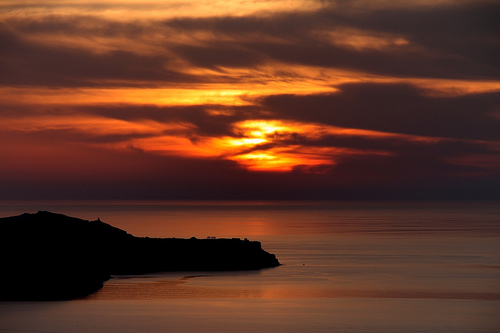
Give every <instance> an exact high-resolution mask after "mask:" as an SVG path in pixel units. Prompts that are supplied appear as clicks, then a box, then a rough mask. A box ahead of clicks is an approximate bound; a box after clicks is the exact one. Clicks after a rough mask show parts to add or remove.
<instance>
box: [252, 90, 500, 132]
mask: <svg viewBox="0 0 500 333" xmlns="http://www.w3.org/2000/svg"><path fill="white" fill-rule="evenodd" d="M261 105H262V107H264V108H266V109H267V110H270V111H271V112H273V114H274V116H275V117H277V118H283V119H294V120H301V121H308V122H321V123H324V124H329V125H333V126H339V127H347V128H359V129H367V130H374V131H381V132H388V133H400V134H409V135H420V136H427V137H439V138H441V137H444V138H448V137H449V138H457V139H470V140H498V139H499V138H500V136H499V135H500V132H499V128H500V121H499V119H498V117H496V116H495V114H496V113H497V112H498V110H499V108H500V94H499V93H498V92H494V93H483V94H469V95H465V96H428V95H426V94H425V92H424V91H422V90H420V89H417V88H415V87H413V86H411V85H406V84H371V83H368V84H351V85H344V86H342V87H340V92H338V93H333V94H321V95H307V96H295V95H276V96H269V97H265V98H264V99H263V100H262V101H261Z"/></svg>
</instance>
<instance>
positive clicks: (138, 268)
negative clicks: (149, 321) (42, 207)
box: [0, 211, 279, 300]
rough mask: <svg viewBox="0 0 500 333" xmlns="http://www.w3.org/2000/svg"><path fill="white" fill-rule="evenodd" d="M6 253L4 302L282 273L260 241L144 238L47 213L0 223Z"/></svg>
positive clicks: (98, 223) (0, 248)
mask: <svg viewBox="0 0 500 333" xmlns="http://www.w3.org/2000/svg"><path fill="white" fill-rule="evenodd" d="M0 251H1V252H0V253H1V257H2V260H1V263H0V265H1V267H2V273H1V285H0V300H64V299H74V298H79V297H84V296H86V295H89V294H91V293H93V292H95V291H97V290H99V289H100V288H101V287H102V285H103V283H104V282H105V281H106V280H108V279H109V278H110V277H111V275H115V274H143V273H148V272H161V271H221V270H254V269H262V268H268V267H276V266H279V262H278V260H277V259H276V257H275V256H274V255H273V254H270V253H268V252H266V251H264V250H263V249H262V248H261V244H260V242H255V241H248V240H246V239H245V240H240V239H196V238H190V239H176V238H148V237H145V238H141V237H135V236H132V235H130V234H128V233H127V232H125V231H124V230H121V229H118V228H115V227H113V226H110V225H109V224H106V223H103V222H101V221H100V220H97V221H86V220H82V219H78V218H74V217H69V216H65V215H62V214H55V213H50V212H44V211H40V212H38V213H36V214H27V213H26V214H22V215H19V216H13V217H5V218H0Z"/></svg>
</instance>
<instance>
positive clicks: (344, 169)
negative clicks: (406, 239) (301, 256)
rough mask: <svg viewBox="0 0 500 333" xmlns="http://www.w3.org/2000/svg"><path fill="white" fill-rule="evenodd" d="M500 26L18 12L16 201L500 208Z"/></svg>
mask: <svg viewBox="0 0 500 333" xmlns="http://www.w3.org/2000/svg"><path fill="white" fill-rule="evenodd" d="M499 14H500V2H498V1H482V0H408V1H390V0H352V1H349V0H331V1H329V0H272V1H270V0H255V1H251V0H231V1H227V0H225V1H217V0H211V1H182V0H163V1H142V0H122V1H114V0H99V1H94V0H68V1H60V0H38V1H34V0H27V1H23V0H3V1H2V2H1V3H0V142H1V144H0V199H3V200H22V199H71V200H73V199H75V200H77V199H96V200H101V199H134V200H135V199H146V200H152V199H169V200H188V199H193V200H201V199H212V200H222V199H238V200H244V199H248V200H500V23H499V20H498V15H499Z"/></svg>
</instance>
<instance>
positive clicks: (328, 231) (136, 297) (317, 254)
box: [0, 201, 500, 333]
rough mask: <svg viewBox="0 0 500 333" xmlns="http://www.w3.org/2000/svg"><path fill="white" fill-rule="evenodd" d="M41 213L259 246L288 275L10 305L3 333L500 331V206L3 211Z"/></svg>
mask: <svg viewBox="0 0 500 333" xmlns="http://www.w3.org/2000/svg"><path fill="white" fill-rule="evenodd" d="M39 210H46V211H51V212H55V213H62V214H65V215H69V216H74V217H78V218H82V219H86V220H96V219H98V218H99V219H100V220H101V221H103V222H106V223H108V224H111V225H113V226H115V227H118V228H121V229H123V230H126V231H127V232H129V233H130V234H133V235H135V236H144V237H145V236H148V237H178V238H190V237H197V238H207V237H217V238H233V237H235V238H242V239H243V238H248V239H249V240H255V241H260V242H261V244H262V247H263V249H265V250H266V251H268V252H271V253H273V254H275V255H276V257H277V258H278V260H279V261H280V263H281V266H279V267H275V268H269V269H262V270H255V271H239V272H171V273H161V272H159V273H154V274H145V275H140V276H114V277H113V278H112V279H110V280H109V281H107V282H106V283H105V284H104V287H103V288H102V289H101V290H100V291H99V292H97V293H95V294H92V295H90V296H88V297H86V298H83V299H77V300H72V301H64V302H0V332H12V333H14V332H16V333H17V332H29V333H32V332H33V333H35V332H36V333H39V332H44V333H45V332H47V333H62V332H72V333H78V332H95V333H97V332H121V333H124V332H125V333H126V332H273V333H278V332H384V333H387V332H398V333H400V332H443V333H444V332H447V333H448V332H464V333H466V332H467V333H471V332H473V333H481V332H483V333H498V332H500V203H499V202H364V201H363V202H347V201H336V202H329V201H311V202H309V201H294V202H288V201H287V202H281V201H278V202H276V201H264V202H250V201H221V202H217V201H201V202H194V201H190V202H180V201H179V202H176V201H80V202H76V201H60V202H55V201H46V202H35V201H24V202H7V201H4V202H0V217H6V216H13V215H19V214H22V213H25V212H28V213H36V212H37V211H39ZM61 251H64V249H61ZM2 255H8V254H2ZM2 274H4V273H2ZM42 274H44V272H41V271H33V272H32V279H33V280H36V279H37V278H38V277H39V276H40V275H42ZM61 278H64V277H61Z"/></svg>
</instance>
